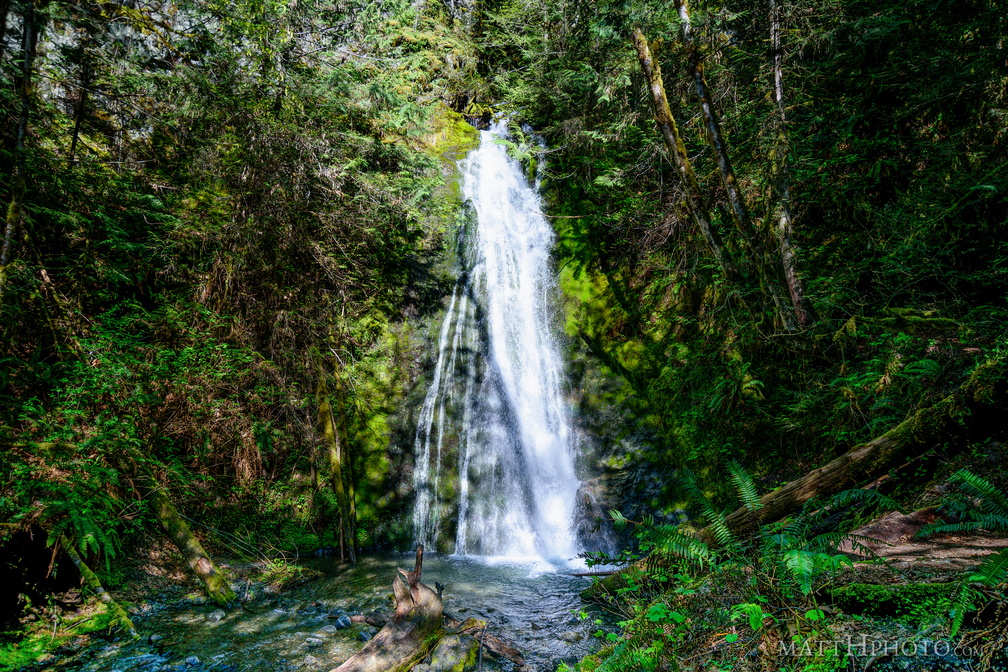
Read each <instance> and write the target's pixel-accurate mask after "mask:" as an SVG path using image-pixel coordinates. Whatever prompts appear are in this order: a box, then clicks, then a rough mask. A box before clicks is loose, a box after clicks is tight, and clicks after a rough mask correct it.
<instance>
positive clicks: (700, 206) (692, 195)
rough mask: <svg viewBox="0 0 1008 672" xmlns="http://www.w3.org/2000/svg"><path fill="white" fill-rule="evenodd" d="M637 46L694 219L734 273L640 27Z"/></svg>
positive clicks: (720, 260) (723, 264)
mask: <svg viewBox="0 0 1008 672" xmlns="http://www.w3.org/2000/svg"><path fill="white" fill-rule="evenodd" d="M633 41H634V46H635V47H636V48H637V58H638V59H639V60H640V65H641V70H642V71H643V72H644V78H645V79H646V80H647V84H648V90H649V91H650V92H651V101H652V103H653V104H654V114H655V122H656V123H657V124H658V130H659V131H660V132H661V135H662V139H664V141H665V146H666V148H668V152H669V154H670V155H671V157H672V162H673V163H674V164H675V167H676V169H677V170H678V171H679V176H680V177H681V178H682V181H683V186H684V187H685V188H686V194H687V197H686V204H687V206H688V208H689V211H690V214H691V215H692V216H693V221H695V222H696V224H697V226H698V227H699V229H700V231H701V233H702V234H703V237H704V240H705V241H706V242H707V248H708V249H709V250H710V252H711V254H712V255H713V256H714V259H715V260H717V263H718V265H719V266H720V267H721V269H722V271H724V273H725V275H729V276H730V275H733V271H732V269H731V266H730V265H729V262H728V260H727V258H726V257H725V255H724V251H723V250H722V246H721V240H720V239H719V238H718V235H717V232H716V231H715V230H714V228H713V227H712V226H711V221H710V214H709V213H708V211H707V206H706V205H705V204H704V201H703V195H702V194H701V192H700V185H699V184H698V183H697V179H696V175H695V174H694V173H693V166H692V164H691V163H690V160H689V155H688V154H687V153H686V145H685V144H683V141H682V137H681V136H680V135H679V127H678V126H677V125H676V122H675V118H674V117H673V116H672V110H671V108H670V107H669V103H668V97H667V96H666V95H665V85H664V83H663V82H662V75H661V67H660V66H659V65H658V62H657V61H655V60H654V59H653V58H652V56H651V48H650V47H649V46H648V43H647V39H645V37H644V33H642V32H641V29H640V28H637V29H635V30H634V32H633Z"/></svg>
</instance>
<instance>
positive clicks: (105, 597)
mask: <svg viewBox="0 0 1008 672" xmlns="http://www.w3.org/2000/svg"><path fill="white" fill-rule="evenodd" d="M59 545H60V548H62V549H63V552H64V553H66V554H67V556H68V557H69V558H70V560H71V561H72V562H73V563H74V565H75V566H76V567H77V571H79V572H80V574H81V580H82V581H83V582H84V586H85V587H87V589H88V590H90V591H91V592H93V593H94V594H95V595H97V596H98V599H99V600H101V601H102V603H104V604H105V608H106V609H108V610H109V611H110V612H111V613H112V624H113V625H116V624H118V625H120V626H122V629H123V630H124V631H125V632H126V634H127V635H128V636H129V637H131V638H133V639H136V638H138V637H139V636H140V635H138V634H137V630H136V627H135V626H134V625H133V621H132V620H130V617H129V614H127V613H126V610H125V609H123V608H122V605H120V604H119V603H118V602H116V601H115V600H114V599H112V596H111V595H109V592H108V591H107V590H105V587H104V586H103V585H102V584H101V581H100V580H99V579H98V576H97V575H96V574H95V573H94V572H93V571H91V568H90V567H88V566H87V563H85V562H84V559H83V558H81V556H80V553H78V552H77V549H76V548H74V545H73V544H72V543H71V542H70V541H69V540H68V539H67V538H66V537H64V536H63V535H62V534H61V535H60V536H59Z"/></svg>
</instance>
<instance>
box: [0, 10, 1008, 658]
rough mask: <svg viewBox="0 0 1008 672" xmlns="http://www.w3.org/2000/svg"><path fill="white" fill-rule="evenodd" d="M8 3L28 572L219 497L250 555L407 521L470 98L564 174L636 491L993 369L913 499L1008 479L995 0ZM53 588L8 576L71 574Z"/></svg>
mask: <svg viewBox="0 0 1008 672" xmlns="http://www.w3.org/2000/svg"><path fill="white" fill-rule="evenodd" d="M0 19H2V20H0V74H2V85H0V105H2V118H3V123H2V125H0V148H2V151H0V194H2V197H3V198H4V200H5V202H6V203H7V208H6V210H5V223H4V235H3V240H2V249H0V315H2V321H0V325H2V330H3V337H2V340H0V358H2V360H3V364H2V367H0V376H2V378H0V399H2V402H0V522H2V524H3V527H2V529H0V537H2V540H3V544H4V546H3V548H4V558H3V562H5V563H7V565H8V568H9V569H11V571H15V572H17V573H20V574H19V575H25V576H27V575H28V574H30V571H32V572H33V571H35V570H34V569H32V570H30V571H29V569H28V568H27V566H26V561H24V559H23V558H22V557H21V556H22V555H23V554H24V553H27V551H24V549H27V548H29V547H32V548H35V549H36V550H34V551H32V553H34V554H35V556H37V558H43V557H44V558H45V560H43V561H41V562H42V563H43V564H45V563H48V562H49V559H48V558H49V551H45V550H39V544H42V546H46V545H48V546H49V547H52V548H53V549H58V548H60V547H61V546H63V547H69V548H70V549H77V550H78V551H80V553H81V554H83V556H84V559H85V560H86V561H87V564H89V565H90V566H91V567H92V568H93V569H95V570H96V571H97V572H98V574H99V575H100V576H101V577H102V580H103V581H105V582H107V583H110V584H111V585H115V583H116V581H117V572H118V570H117V563H116V560H117V558H120V557H121V556H122V554H123V553H124V549H127V548H132V547H135V546H138V545H143V544H145V543H149V541H150V536H149V535H152V534H160V532H158V530H159V529H160V528H159V523H160V524H161V525H162V526H165V527H166V528H169V527H170V525H171V520H175V519H178V520H181V519H182V518H186V519H188V520H189V521H190V522H191V523H192V525H193V529H195V530H196V531H197V533H198V534H199V535H200V536H203V537H204V538H205V541H208V542H210V543H211V544H215V545H222V546H225V547H226V546H227V544H228V543H232V544H237V543H239V542H241V543H244V544H249V545H251V546H254V547H258V548H260V549H267V550H269V551H287V550H301V551H305V550H313V549H316V548H319V547H322V546H327V545H328V546H335V547H338V548H340V549H341V551H340V552H341V553H342V552H347V553H348V554H350V555H352V554H353V553H354V551H355V550H358V549H364V550H368V549H376V548H406V547H408V546H409V543H410V534H411V531H410V529H409V517H408V515H406V512H407V511H408V509H409V506H410V502H411V500H410V497H411V494H410V492H409V488H408V483H409V480H408V473H409V471H410V469H411V468H412V457H411V455H410V450H411V447H412V443H411V441H412V432H413V429H414V428H413V427H412V426H411V422H412V421H414V420H415V418H414V416H415V412H416V409H415V408H413V406H415V405H416V401H417V395H418V394H421V395H422V385H423V380H424V378H423V375H424V371H425V367H426V368H429V362H428V361H427V359H428V358H429V353H428V352H426V351H425V344H426V341H427V340H429V339H430V334H429V331H430V320H431V319H432V318H433V317H435V316H436V314H437V312H438V311H439V310H441V309H442V308H443V306H442V299H443V297H444V296H445V294H446V293H447V292H448V291H449V290H450V286H451V282H452V279H451V277H450V276H449V274H448V270H447V265H446V261H445V259H446V258H447V255H446V250H447V249H448V248H449V247H450V244H451V239H452V232H453V229H454V226H455V223H456V220H457V219H458V218H459V217H461V216H462V208H461V204H460V202H459V195H458V189H457V186H456V185H455V184H454V180H455V179H456V178H455V177H454V174H453V168H452V161H453V160H454V159H455V158H457V157H458V156H459V155H461V153H462V152H464V150H465V149H466V148H467V147H468V146H469V145H470V144H471V143H472V135H473V134H472V130H471V129H470V128H469V127H468V126H465V124H463V122H462V119H463V118H465V119H467V120H468V121H470V122H472V123H473V124H476V125H479V124H480V123H482V122H485V121H486V120H487V119H489V118H490V116H492V115H495V114H504V115H507V116H508V117H509V118H510V119H511V120H512V122H513V126H514V138H513V139H514V143H513V147H512V151H513V153H514V155H515V156H517V157H519V158H521V159H522V160H523V161H524V162H526V164H527V165H528V167H529V170H530V171H533V172H534V171H535V170H536V167H537V166H538V165H539V164H542V165H543V173H542V174H543V175H544V183H543V193H544V197H545V199H546V202H547V206H548V213H549V216H550V217H551V218H552V221H553V222H554V224H555V229H556V232H557V236H558V243H557V247H556V250H555V257H556V266H557V270H558V273H559V275H560V279H561V285H562V288H563V290H564V299H563V309H564V315H563V319H564V320H565V322H566V330H567V334H568V336H569V339H568V351H569V354H570V357H571V360H572V373H571V382H570V387H571V398H572V399H573V400H575V401H574V402H573V403H575V404H576V405H577V406H578V413H577V421H578V423H579V425H580V426H581V428H582V429H583V432H584V434H585V435H586V436H589V437H590V439H587V440H586V444H590V447H591V450H590V451H587V453H586V454H587V455H589V457H588V458H585V460H586V461H588V462H592V464H590V465H588V466H587V467H586V470H587V471H588V472H590V473H589V474H586V475H592V476H597V475H599V474H602V477H601V479H600V482H602V483H609V484H610V485H609V486H608V487H609V492H606V493H603V494H601V495H600V496H601V497H602V498H603V500H605V501H606V502H607V503H610V504H612V505H613V506H615V507H618V508H620V509H622V510H623V511H624V512H625V513H627V514H628V515H630V514H632V515H634V516H640V515H644V514H655V515H658V516H659V518H662V516H663V515H664V514H669V513H670V512H672V511H673V510H674V509H679V508H686V509H688V510H689V511H691V512H695V513H696V515H697V516H699V515H700V514H701V513H702V512H703V510H704V506H705V505H704V502H707V500H706V499H705V497H710V498H713V504H710V506H711V507H713V508H712V509H711V510H714V509H720V508H724V507H726V506H731V505H733V504H734V503H735V501H734V499H733V496H734V493H735V491H736V490H737V489H739V488H741V489H742V490H743V491H744V492H749V491H750V489H752V488H756V489H758V490H760V491H767V490H771V489H772V488H774V487H776V486H778V485H780V484H782V483H784V482H786V481H789V480H791V479H793V478H795V477H798V476H800V475H802V474H804V473H806V472H808V471H809V470H811V469H813V468H815V467H818V466H822V465H824V464H826V463H828V462H830V460H832V459H833V458H834V457H836V456H838V455H841V454H843V453H845V451H847V450H848V449H850V448H851V447H852V446H856V445H858V444H862V443H865V442H868V441H870V440H872V439H873V438H875V437H878V436H880V435H883V434H885V433H886V432H888V431H889V430H891V429H892V428H893V427H896V426H898V425H900V423H901V422H903V421H904V420H905V419H906V418H908V417H924V416H919V415H918V416H915V415H914V414H919V413H920V412H922V411H927V410H928V409H932V408H937V407H938V406H939V405H940V404H942V403H943V401H944V400H948V399H954V400H959V399H960V397H958V396H956V395H959V394H960V390H963V389H967V390H976V389H979V388H980V387H982V388H983V390H981V391H980V392H977V393H976V395H974V397H970V398H971V399H974V398H975V399H976V400H977V402H976V404H974V405H972V406H971V405H970V404H969V403H965V402H964V403H961V404H960V403H959V401H956V402H955V405H954V408H953V410H952V411H950V412H949V413H946V415H947V416H948V417H947V418H945V420H947V422H945V424H943V425H941V426H940V427H939V426H934V427H933V429H934V431H932V432H930V433H928V431H927V427H923V426H922V427H920V428H918V429H919V432H918V435H917V436H918V439H917V440H916V443H913V445H912V446H911V448H912V452H911V454H906V455H902V456H901V459H900V460H898V462H897V463H896V464H893V465H885V466H884V469H883V471H887V470H889V469H890V468H895V467H900V468H901V469H903V472H894V473H896V474H897V476H898V474H899V473H903V474H904V476H907V474H910V473H912V474H914V475H913V476H911V477H909V478H906V477H905V478H903V479H900V478H896V479H895V481H896V483H897V485H896V490H895V492H891V493H890V494H893V495H894V496H895V497H897V498H902V499H903V500H905V501H908V502H912V501H918V500H919V499H920V497H921V495H922V494H923V492H922V485H923V484H924V483H926V482H928V481H930V480H931V479H932V477H933V478H939V477H942V478H944V477H945V476H947V475H948V474H950V473H951V472H952V471H954V470H955V469H957V468H960V467H970V468H973V469H975V470H977V471H979V472H982V473H984V474H985V475H986V476H989V477H990V478H991V480H992V481H993V483H994V486H996V487H1003V486H1005V485H1006V484H1008V483H1006V481H1005V477H1004V473H1005V471H1004V465H1005V453H1004V451H1003V449H1002V441H1003V440H1004V438H1005V437H1004V429H1003V426H1002V424H1001V423H1000V422H999V418H998V413H999V412H1000V411H1002V410H1003V408H1004V402H1005V381H1006V380H1008V377H1006V374H1005V372H1004V368H1005V351H1006V348H1008V337H1006V334H1008V304H1006V301H1005V296H1006V287H1008V236H1006V235H1005V232H1006V223H1008V153H1006V152H1005V143H1006V142H1008V137H1006V131H1008V119H1006V115H1008V45H1006V43H1005V35H1008V17H1006V15H1005V12H1004V8H1003V7H1002V6H1000V4H999V3H997V2H995V1H994V0H965V1H963V0H960V1H959V2H951V1H950V0H939V1H938V2H934V1H931V2H923V1H921V0H901V1H899V2H897V1H895V0H880V1H876V2H866V1H864V0H797V1H795V2H783V1H782V0H767V2H760V3H756V2H750V1H748V0H739V1H731V2H696V3H695V4H693V5H690V6H687V5H686V4H685V3H684V2H682V1H681V0H678V1H677V2H674V3H653V2H649V1H648V0H613V1H608V0H606V1H602V2H578V1H572V0H539V1H537V2H527V1H524V0H486V1H483V0H474V1H473V2H464V1H460V2H446V3H445V4H439V3H430V2H423V1H420V2H414V3H410V2H406V1H405V0H387V1H375V2H369V1H367V0H359V1H353V0H351V1H348V2H343V1H337V2H329V1H328V0H292V1H291V2H271V1H267V0H255V1H252V2H243V3H221V2H217V1H215V2H206V3H204V2H188V1H183V2H179V3H172V2H157V1H156V0H152V1H150V2H147V1H146V0H141V1H138V2H133V1H130V2H123V3H119V2H109V3H88V2H84V3H77V4H72V3H64V2H60V1H59V0H4V1H3V2H2V3H0ZM663 101H666V102H665V103H663ZM460 115H461V116H460ZM523 125H524V126H523ZM520 126H523V127H524V128H526V129H528V128H531V129H533V130H534V132H535V133H536V134H539V135H540V136H541V137H542V138H544V139H545V142H546V147H547V149H546V150H545V152H544V153H540V152H539V145H538V144H537V143H536V142H535V141H534V140H533V139H532V138H530V137H528V136H527V135H526V133H527V132H528V131H521V130H520V128H519V127H520ZM983 367H987V368H986V369H984V368H983ZM978 371H981V372H982V373H983V376H984V377H982V378H981V379H980V380H981V382H980V383H977V382H976V381H977V380H978V378H977V372H978ZM969 385H973V387H972V388H970V387H969ZM970 394H972V392H970ZM984 395H986V396H984ZM981 397H982V398H981ZM977 404H978V405H977ZM971 414H972V415H971ZM927 417H928V418H930V417H932V416H927ZM943 417H944V416H943ZM914 431H918V430H914ZM736 462H737V463H738V464H739V465H741V467H739V468H738V469H739V471H736V472H733V474H734V475H735V478H734V480H733V479H732V478H729V477H728V476H727V473H728V472H727V471H726V469H727V466H726V465H728V464H729V463H736ZM903 463H905V464H903ZM901 464H902V466H901ZM907 465H909V467H907ZM734 468H735V467H733V469H734ZM742 469H744V471H742ZM690 474H694V475H695V476H691V475H690ZM746 474H751V475H752V476H751V477H749V476H747V475H746ZM694 478H695V479H696V480H693V479H694ZM749 478H751V479H752V480H747V479H749ZM746 483H748V486H746V485H745V484H746ZM861 485H863V483H862V484H861ZM742 486H745V487H742ZM600 488H601V490H605V486H600ZM159 493H160V494H159ZM691 493H692V494H691ZM162 500H164V501H167V502H168V503H167V504H166V506H167V507H168V508H169V509H170V510H171V511H173V512H174V513H171V514H166V513H165V511H166V510H168V509H164V507H163V506H162V504H163V501H162ZM708 504H709V502H708ZM750 504H752V501H750ZM169 519H170V520H169ZM197 523H198V525H199V527H197ZM182 524H183V525H184V523H182ZM210 530H215V531H217V532H218V533H219V534H218V535H217V536H215V534H214V533H211V532H210ZM168 533H169V535H171V534H172V532H171V531H170V530H169V532H168ZM228 539H230V540H231V542H228V541H227V540H228ZM722 541H724V539H722ZM653 543H654V540H653V539H651V540H650V541H648V540H645V547H647V546H648V544H653ZM215 547H216V546H215ZM231 550H233V549H231ZM52 552H53V557H55V551H52ZM37 558H36V560H33V561H32V563H37V562H39V561H38V560H37ZM28 564H31V563H28ZM768 571H769V570H768ZM25 581H27V583H24V582H22V583H19V584H18V585H17V586H14V587H12V588H11V590H12V591H13V592H12V594H11V595H9V596H6V597H5V598H4V599H5V602H4V603H3V604H4V605H15V604H17V596H18V594H19V593H21V594H27V593H29V592H30V591H32V590H40V591H41V590H44V588H43V587H33V582H37V583H38V585H39V586H42V583H41V576H38V577H35V578H32V579H25ZM798 592H799V593H801V592H802V591H798ZM806 592H807V591H806ZM39 595H40V594H36V597H35V599H36V600H37V599H39V597H38V596H39ZM3 608H6V607H3ZM19 608H20V607H19ZM663 608H664V607H663ZM648 613H649V614H651V613H653V612H650V611H649V612H648ZM663 618H664V615H663V616H662V618H654V619H651V622H652V623H662V622H671V621H663V620H662V619H663ZM677 622H678V621H677ZM754 625H755V626H756V627H755V628H754V629H757V628H758V627H759V622H756V623H755V624H754ZM649 641H650V640H649ZM641 647H642V648H646V646H645V645H641ZM638 653H639V650H638ZM651 653H652V654H654V655H651V658H650V659H648V660H651V661H652V662H651V663H648V664H649V665H654V664H657V663H654V661H655V660H658V658H660V656H658V653H660V651H659V652H658V653H655V652H654V651H652V652H651ZM640 655H643V654H640ZM656 656H657V657H656ZM645 658H647V656H645ZM641 660H643V658H642V659H641ZM613 664H615V663H613ZM624 664H629V663H624ZM642 664H643V663H642ZM663 664H668V663H667V661H666V662H665V663H663ZM609 669H620V668H619V667H615V668H609Z"/></svg>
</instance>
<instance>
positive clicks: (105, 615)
mask: <svg viewBox="0 0 1008 672" xmlns="http://www.w3.org/2000/svg"><path fill="white" fill-rule="evenodd" d="M90 609H91V612H90V613H89V614H88V615H87V616H86V617H84V618H83V620H78V621H63V622H61V623H60V624H59V625H58V626H57V629H56V631H55V634H54V631H53V630H52V628H51V627H50V623H51V622H46V623H45V624H41V623H39V624H36V627H35V629H34V630H31V631H28V632H27V633H25V634H24V636H23V637H22V638H21V639H16V640H14V641H9V642H4V643H2V644H0V670H16V669H20V668H22V667H24V666H26V665H30V664H31V663H34V662H36V661H39V660H44V659H45V658H46V657H47V656H48V655H49V652H50V651H54V650H56V649H58V648H59V647H61V646H63V645H64V644H66V643H67V642H69V641H70V640H71V639H73V638H75V637H81V636H84V635H88V634H90V633H93V632H100V631H107V630H109V629H110V628H111V626H112V625H113V621H114V620H115V618H114V614H112V613H111V612H110V611H109V610H108V609H107V608H106V606H105V605H104V604H102V603H100V602H95V603H94V604H93V605H92V606H91V607H90ZM5 634H6V635H9V634H11V633H5Z"/></svg>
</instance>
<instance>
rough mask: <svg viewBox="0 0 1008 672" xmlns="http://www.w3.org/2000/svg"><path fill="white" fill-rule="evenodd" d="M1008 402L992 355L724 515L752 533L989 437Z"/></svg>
mask: <svg viewBox="0 0 1008 672" xmlns="http://www.w3.org/2000/svg"><path fill="white" fill-rule="evenodd" d="M1006 406H1008V361H1005V360H1004V359H990V360H988V361H986V362H984V363H983V364H981V365H980V366H978V367H977V368H976V369H975V370H974V371H973V373H972V374H970V376H969V378H967V380H966V382H965V383H963V385H962V387H960V388H959V389H958V390H956V391H955V392H953V393H952V394H950V395H949V396H947V397H945V398H944V399H942V400H941V401H939V402H937V403H935V404H934V405H932V406H928V407H925V408H922V409H919V410H917V411H915V412H914V413H912V414H910V416H909V417H907V418H906V419H905V420H904V421H903V422H901V423H900V424H898V425H897V426H895V427H893V428H892V429H890V430H889V431H887V432H885V433H884V434H882V435H880V436H877V437H875V438H874V439H872V440H870V441H867V442H865V443H862V444H858V445H856V446H854V447H853V448H851V449H850V450H848V451H847V452H846V453H844V454H843V455H841V456H840V457H837V458H836V459H834V460H832V461H830V462H829V463H827V464H825V465H824V466H822V467H819V468H818V469H813V470H812V471H810V472H808V473H807V474H805V475H804V476H802V477H801V478H797V479H795V480H793V481H791V482H789V483H786V484H785V485H783V486H781V487H780V488H778V489H777V490H774V491H773V492H770V493H767V494H766V495H763V496H762V497H761V498H760V508H759V509H758V510H757V511H755V512H753V511H750V510H749V509H748V508H746V507H740V508H738V509H737V510H735V511H733V512H732V513H731V514H729V515H728V516H727V517H726V518H725V524H726V525H727V526H728V528H729V529H730V530H731V531H732V532H734V533H736V534H739V533H745V532H746V531H753V530H754V529H756V528H757V527H758V526H759V525H765V524H768V523H773V522H775V521H778V520H781V519H783V518H785V517H786V516H788V515H790V514H792V513H794V512H796V511H798V510H799V509H801V508H802V506H804V505H805V503H806V502H808V501H809V500H810V499H812V498H813V497H822V496H827V495H832V494H834V493H837V492H840V491H841V490H844V489H848V488H853V487H857V486H858V485H859V484H861V483H865V482H867V481H872V480H874V479H877V478H879V477H880V476H881V475H882V474H884V473H886V472H888V471H889V470H890V469H892V468H893V467H894V466H898V465H900V464H901V463H902V461H904V460H906V458H907V457H908V456H910V455H911V454H915V453H920V452H924V451H926V450H930V449H932V448H934V447H935V446H938V445H941V444H943V443H946V442H951V441H961V440H963V439H967V440H968V439H977V438H980V437H983V436H989V435H990V434H991V432H992V431H995V430H997V429H1000V428H1001V426H1002V425H1001V418H1000V416H1001V415H1003V414H1004V412H1005V408H1006ZM697 536H699V537H700V538H701V539H702V540H703V541H704V542H705V543H707V544H708V545H711V546H714V545H716V543H717V542H716V540H715V539H714V535H713V532H712V530H711V529H710V528H709V527H705V528H703V529H702V530H700V531H699V532H697ZM666 562H667V558H663V557H661V556H660V555H658V554H652V555H650V556H648V557H646V558H642V559H641V560H638V561H637V562H635V563H633V564H632V565H630V566H628V567H626V568H624V569H621V570H619V571H618V572H616V573H615V574H613V575H611V576H607V577H605V578H603V579H601V580H599V581H595V582H593V583H592V585H590V586H588V587H587V588H585V590H583V591H582V592H581V597H582V598H583V599H585V600H589V601H604V600H606V599H609V598H611V597H613V596H614V595H616V592H617V591H618V590H619V589H620V588H622V587H625V586H626V585H627V577H628V575H630V574H633V575H640V578H644V577H645V576H646V575H647V573H648V570H649V568H654V567H657V566H662V565H664V564H665V563H666Z"/></svg>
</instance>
